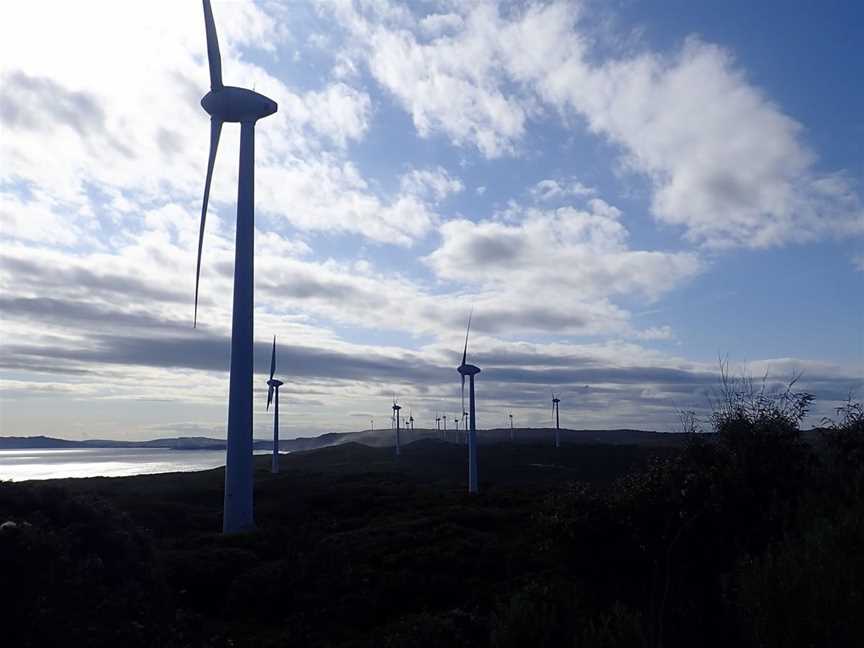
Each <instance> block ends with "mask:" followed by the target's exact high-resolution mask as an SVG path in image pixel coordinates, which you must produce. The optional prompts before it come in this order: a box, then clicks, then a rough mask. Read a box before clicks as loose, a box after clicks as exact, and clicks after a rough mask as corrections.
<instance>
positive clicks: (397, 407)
mask: <svg viewBox="0 0 864 648" xmlns="http://www.w3.org/2000/svg"><path fill="white" fill-rule="evenodd" d="M401 409H402V407H401V406H400V405H399V404H398V403H397V402H396V397H395V396H394V397H393V416H394V417H395V418H396V456H397V457H398V456H399V455H401V454H402V449H401V447H400V446H399V410H401Z"/></svg>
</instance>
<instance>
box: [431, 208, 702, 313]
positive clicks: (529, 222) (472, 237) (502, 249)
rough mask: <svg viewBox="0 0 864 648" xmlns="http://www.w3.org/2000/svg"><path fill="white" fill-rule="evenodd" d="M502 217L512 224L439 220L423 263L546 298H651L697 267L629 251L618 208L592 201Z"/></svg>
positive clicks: (688, 259)
mask: <svg viewBox="0 0 864 648" xmlns="http://www.w3.org/2000/svg"><path fill="white" fill-rule="evenodd" d="M508 218H511V219H512V218H515V219H516V221H515V222H504V221H502V220H484V221H478V222H474V221H469V220H451V221H449V222H447V223H445V224H444V225H442V227H441V235H442V239H443V241H442V244H441V246H440V247H439V248H438V249H437V250H435V251H434V252H433V253H431V254H430V255H428V256H427V257H425V258H424V261H425V262H426V263H427V264H428V265H429V266H430V267H432V268H433V269H434V271H435V272H436V274H437V275H438V276H439V277H442V278H444V279H448V280H452V281H459V282H464V283H474V284H480V285H485V286H488V287H490V288H491V287H494V288H495V289H497V290H502V291H516V292H519V293H520V295H525V296H527V295H531V294H535V295H542V296H544V297H548V298H549V300H550V301H551V302H552V303H556V302H557V303H560V301H561V300H560V299H558V298H557V297H556V296H557V295H562V294H567V295H571V296H572V295H579V296H580V297H581V299H583V300H590V299H592V298H604V297H608V296H611V295H623V294H636V295H642V296H644V297H646V298H648V299H649V300H650V299H656V298H658V297H659V296H660V295H662V294H664V293H666V292H668V291H669V290H672V289H673V288H675V287H677V286H680V285H681V283H682V282H684V281H686V280H687V279H689V278H691V277H693V276H695V275H696V274H698V273H699V272H701V270H702V268H703V265H702V262H701V261H700V260H699V258H698V257H697V256H695V255H693V254H690V253H681V252H678V253H665V252H648V251H641V250H632V249H630V248H629V245H628V243H627V239H628V233H627V230H626V228H625V227H624V226H623V224H622V223H621V222H620V212H619V211H618V210H617V209H616V208H614V207H612V206H611V205H609V204H608V203H605V202H604V201H602V200H600V199H592V200H591V201H590V203H589V208H588V210H579V209H575V208H573V207H562V208H559V209H555V210H540V209H536V208H529V209H522V208H518V207H517V208H516V209H515V210H511V211H510V212H509V213H508ZM478 268H482V272H479V271H478Z"/></svg>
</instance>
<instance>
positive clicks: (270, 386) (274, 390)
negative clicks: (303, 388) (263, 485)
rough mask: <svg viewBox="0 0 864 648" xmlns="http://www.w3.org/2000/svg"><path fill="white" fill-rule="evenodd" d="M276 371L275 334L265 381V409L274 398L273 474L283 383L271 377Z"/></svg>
mask: <svg viewBox="0 0 864 648" xmlns="http://www.w3.org/2000/svg"><path fill="white" fill-rule="evenodd" d="M275 371H276V336H275V335H274V336H273V353H272V354H271V355H270V380H268V381H267V409H268V411H269V409H270V402H271V401H273V400H274V398H275V401H276V402H275V403H274V408H273V462H272V464H271V466H270V472H272V473H273V474H274V475H275V474H276V473H278V472H279V388H280V387H281V386H282V385H284V384H285V383H283V382H282V381H281V380H276V379H274V378H273V373H274V372H275Z"/></svg>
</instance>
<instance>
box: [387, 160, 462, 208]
mask: <svg viewBox="0 0 864 648" xmlns="http://www.w3.org/2000/svg"><path fill="white" fill-rule="evenodd" d="M400 184H401V186H402V191H404V192H406V193H410V194H414V195H415V196H421V197H425V196H428V197H430V198H432V199H433V200H435V201H436V202H438V201H441V200H444V199H445V198H446V197H447V196H449V195H450V194H454V193H459V192H461V191H462V190H464V189H465V185H463V184H462V181H461V180H459V178H454V177H452V176H451V175H450V174H449V173H448V172H447V171H446V170H445V169H444V168H442V167H440V166H439V167H435V168H434V169H422V170H419V169H414V170H413V171H411V172H410V173H406V174H405V175H403V176H402V179H401V181H400Z"/></svg>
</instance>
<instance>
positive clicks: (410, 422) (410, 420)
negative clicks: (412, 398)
mask: <svg viewBox="0 0 864 648" xmlns="http://www.w3.org/2000/svg"><path fill="white" fill-rule="evenodd" d="M408 423H409V424H410V425H411V431H412V432H413V431H414V414H412V413H411V410H410V409H409V410H408Z"/></svg>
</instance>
